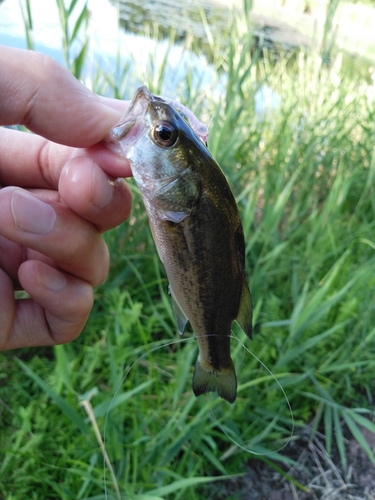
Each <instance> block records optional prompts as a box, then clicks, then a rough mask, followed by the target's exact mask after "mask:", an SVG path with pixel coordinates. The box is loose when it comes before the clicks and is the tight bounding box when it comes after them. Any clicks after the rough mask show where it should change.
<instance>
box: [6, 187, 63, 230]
mask: <svg viewBox="0 0 375 500" xmlns="http://www.w3.org/2000/svg"><path fill="white" fill-rule="evenodd" d="M11 208H12V214H13V218H14V223H15V225H16V227H18V229H22V230H23V231H27V232H28V233H34V234H47V233H48V232H49V231H51V229H52V227H53V225H54V223H55V220H56V213H55V211H54V209H53V208H52V207H51V205H48V204H47V203H44V201H41V200H39V199H38V198H36V197H35V196H33V195H32V194H30V193H28V192H27V191H23V190H21V189H16V190H15V191H14V192H13V195H12V199H11Z"/></svg>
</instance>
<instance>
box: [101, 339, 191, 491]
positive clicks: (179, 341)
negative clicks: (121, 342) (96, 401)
mask: <svg viewBox="0 0 375 500" xmlns="http://www.w3.org/2000/svg"><path fill="white" fill-rule="evenodd" d="M195 338H196V337H195V336H192V337H187V338H183V339H177V340H172V341H171V342H166V343H164V344H161V345H159V346H157V347H154V348H153V349H150V350H149V351H147V352H145V353H143V354H142V355H141V356H139V358H138V359H137V360H136V361H134V363H133V364H132V365H131V366H130V367H129V368H128V370H127V371H126V373H125V375H124V376H123V377H122V379H121V381H120V382H119V384H118V386H117V389H116V390H115V392H114V394H113V396H112V399H111V401H110V403H109V407H108V410H107V413H106V415H105V419H104V430H103V444H104V447H105V443H106V430H107V421H108V416H109V413H110V411H111V407H112V404H113V402H114V400H115V399H116V396H117V394H118V392H119V390H120V389H121V387H122V384H123V383H124V382H125V380H126V378H127V376H128V375H129V373H130V372H131V370H132V369H133V368H134V367H135V365H136V364H137V363H138V362H139V361H141V360H142V359H143V358H146V357H147V356H148V355H149V354H152V353H153V352H155V351H157V350H158V349H162V348H163V347H169V346H171V345H174V344H181V343H182V342H187V341H188V340H194V339H195ZM103 460H104V457H103ZM103 482H104V494H105V498H106V499H108V495H107V477H106V463H105V460H104V463H103Z"/></svg>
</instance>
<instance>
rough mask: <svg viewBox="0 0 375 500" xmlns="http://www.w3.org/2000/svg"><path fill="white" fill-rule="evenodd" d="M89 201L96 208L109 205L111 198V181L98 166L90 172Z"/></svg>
mask: <svg viewBox="0 0 375 500" xmlns="http://www.w3.org/2000/svg"><path fill="white" fill-rule="evenodd" d="M91 176H92V177H91V203H92V204H93V205H94V206H95V207H98V208H103V207H106V206H107V205H109V203H110V202H111V201H112V198H113V182H112V181H111V180H110V179H109V177H108V176H107V175H106V174H105V173H104V172H103V170H102V169H101V168H100V167H99V166H98V167H97V168H93V169H92V173H91Z"/></svg>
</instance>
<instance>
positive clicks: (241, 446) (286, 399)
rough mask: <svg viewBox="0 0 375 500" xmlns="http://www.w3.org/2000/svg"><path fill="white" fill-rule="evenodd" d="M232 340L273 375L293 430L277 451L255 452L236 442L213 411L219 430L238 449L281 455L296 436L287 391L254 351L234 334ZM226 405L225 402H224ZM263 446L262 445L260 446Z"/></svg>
mask: <svg viewBox="0 0 375 500" xmlns="http://www.w3.org/2000/svg"><path fill="white" fill-rule="evenodd" d="M229 337H230V338H231V339H235V340H237V342H239V343H240V344H241V346H242V348H243V349H244V350H245V351H247V352H248V353H249V354H251V356H253V358H254V359H255V360H256V361H257V362H258V363H259V364H260V365H261V366H262V367H263V368H264V369H265V370H266V371H267V372H268V373H269V374H270V375H271V377H272V378H273V379H274V381H275V382H276V384H277V385H278V387H279V389H280V390H281V392H282V394H283V396H284V399H285V401H286V404H287V407H288V410H289V413H290V417H291V421H292V428H291V431H290V434H289V437H288V439H287V441H286V443H284V444H283V446H280V448H278V449H276V450H270V451H268V450H262V451H259V452H258V451H255V450H252V449H251V448H247V447H246V446H243V445H242V444H241V443H240V442H239V441H236V440H235V439H234V438H233V437H232V436H231V435H230V434H229V433H228V432H227V431H226V429H225V428H224V427H222V425H221V424H220V422H219V420H218V418H217V416H216V415H215V413H214V410H211V414H212V416H213V418H214V419H215V421H216V423H217V425H218V427H219V429H220V430H221V431H222V432H223V433H224V434H225V435H226V436H227V437H228V438H229V439H230V440H231V441H232V443H233V444H234V445H236V446H238V448H241V449H242V450H243V451H246V452H247V453H249V454H251V455H258V456H259V455H263V456H267V455H272V454H273V453H279V452H280V451H282V450H283V449H284V448H285V447H286V446H288V444H289V443H290V441H291V440H292V437H293V434H294V429H295V421H294V415H293V409H292V406H291V404H290V401H289V399H288V396H287V394H286V392H285V389H284V388H283V386H282V385H281V383H280V382H279V380H278V379H277V377H276V375H274V374H273V373H272V371H271V370H270V369H269V368H268V367H267V366H266V365H265V364H264V363H263V361H261V360H260V359H259V358H258V357H257V356H256V355H255V354H254V353H253V352H252V351H250V349H248V348H247V347H246V346H245V345H244V344H243V343H242V342H241V340H240V339H239V338H238V337H237V336H236V335H235V334H234V333H232V334H231V335H230V336H229ZM244 357H245V354H244V356H243V359H244ZM243 359H242V360H241V362H242V361H243ZM223 403H224V402H223ZM259 446H261V445H259Z"/></svg>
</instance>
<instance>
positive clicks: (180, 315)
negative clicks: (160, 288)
mask: <svg viewBox="0 0 375 500" xmlns="http://www.w3.org/2000/svg"><path fill="white" fill-rule="evenodd" d="M168 292H169V293H170V295H171V298H172V309H173V314H174V317H175V319H176V323H177V328H178V333H179V334H180V335H182V334H183V333H184V329H185V326H186V323H187V322H188V321H189V320H188V319H187V317H186V314H185V313H184V311H183V310H182V309H181V307H180V304H179V303H178V302H177V300H176V298H175V296H174V295H173V292H172V289H171V285H169V287H168Z"/></svg>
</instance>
